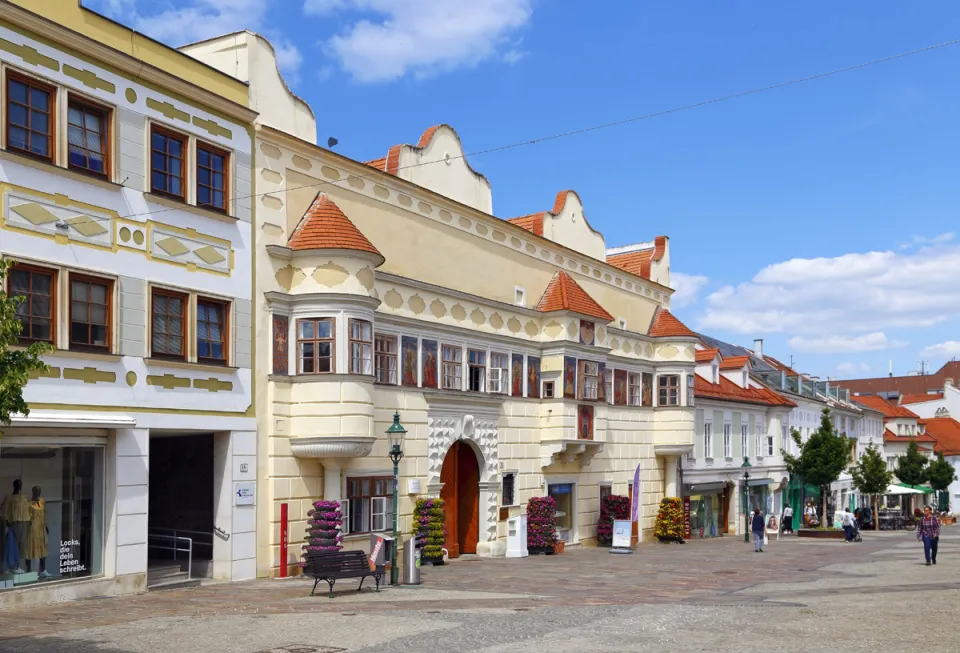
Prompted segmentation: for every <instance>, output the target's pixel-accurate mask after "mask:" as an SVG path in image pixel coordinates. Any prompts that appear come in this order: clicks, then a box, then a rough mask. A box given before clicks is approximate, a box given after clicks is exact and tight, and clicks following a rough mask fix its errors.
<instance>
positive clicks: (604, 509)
mask: <svg viewBox="0 0 960 653" xmlns="http://www.w3.org/2000/svg"><path fill="white" fill-rule="evenodd" d="M617 519H630V497H624V496H620V495H618V494H611V495H608V496H607V497H605V498H604V500H603V504H602V505H601V506H600V519H598V520H597V544H599V545H600V546H613V522H614V520H617Z"/></svg>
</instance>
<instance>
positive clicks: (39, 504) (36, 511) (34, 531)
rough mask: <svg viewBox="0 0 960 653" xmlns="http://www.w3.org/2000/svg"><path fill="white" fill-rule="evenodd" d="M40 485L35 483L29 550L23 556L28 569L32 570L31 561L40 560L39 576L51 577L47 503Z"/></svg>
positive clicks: (31, 500) (31, 505)
mask: <svg viewBox="0 0 960 653" xmlns="http://www.w3.org/2000/svg"><path fill="white" fill-rule="evenodd" d="M40 492H41V490H40V486H39V485H34V486H33V491H32V494H33V496H32V497H31V499H30V529H29V531H28V532H27V550H26V553H24V554H23V557H24V558H26V561H27V571H30V566H31V562H32V561H33V560H37V559H39V560H40V573H39V574H38V578H50V574H48V573H47V535H48V534H49V533H50V529H49V528H47V504H46V502H45V501H44V500H43V499H41V498H40Z"/></svg>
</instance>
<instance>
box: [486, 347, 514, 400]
mask: <svg viewBox="0 0 960 653" xmlns="http://www.w3.org/2000/svg"><path fill="white" fill-rule="evenodd" d="M509 361H510V358H509V356H507V355H506V354H497V353H492V354H490V379H489V386H488V391H489V392H494V393H497V394H506V393H507V384H508V383H509V378H510V376H509V375H510V372H509V365H510V362H509Z"/></svg>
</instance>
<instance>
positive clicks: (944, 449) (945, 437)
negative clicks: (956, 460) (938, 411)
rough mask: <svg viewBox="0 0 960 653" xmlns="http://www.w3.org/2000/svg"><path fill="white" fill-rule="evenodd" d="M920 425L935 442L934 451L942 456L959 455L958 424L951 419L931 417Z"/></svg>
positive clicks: (959, 432) (923, 420) (921, 421)
mask: <svg viewBox="0 0 960 653" xmlns="http://www.w3.org/2000/svg"><path fill="white" fill-rule="evenodd" d="M920 423H921V424H923V425H924V427H926V430H927V434H929V435H932V436H933V438H934V439H935V440H936V441H937V444H936V446H935V447H934V451H936V452H937V453H942V454H943V455H944V456H957V455H960V422H958V421H957V420H955V419H953V418H952V417H931V418H929V419H922V420H920Z"/></svg>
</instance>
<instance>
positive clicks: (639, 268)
mask: <svg viewBox="0 0 960 653" xmlns="http://www.w3.org/2000/svg"><path fill="white" fill-rule="evenodd" d="M654 251H655V250H654V248H650V249H638V250H637V251H635V252H624V253H623V254H613V255H612V256H608V257H607V263H609V264H610V265H612V266H614V267H616V268H620V269H621V270H623V271H624V272H629V273H630V274H635V275H637V276H638V277H642V278H644V279H649V278H650V261H651V260H653V253H654Z"/></svg>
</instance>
